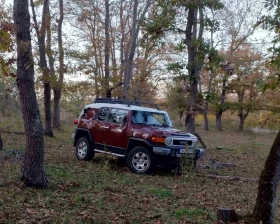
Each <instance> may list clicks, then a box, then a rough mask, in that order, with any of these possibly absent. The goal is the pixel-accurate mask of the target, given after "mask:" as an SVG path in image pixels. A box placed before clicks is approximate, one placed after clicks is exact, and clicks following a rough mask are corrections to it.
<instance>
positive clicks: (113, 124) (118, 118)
mask: <svg viewBox="0 0 280 224" xmlns="http://www.w3.org/2000/svg"><path fill="white" fill-rule="evenodd" d="M127 115H128V111H127V110H124V109H118V108H112V109H111V111H110V114H109V116H108V120H107V122H106V125H107V126H108V127H109V129H108V132H107V133H106V146H107V147H108V148H109V149H110V151H111V152H113V153H117V154H121V155H124V154H125V149H126V146H127V142H128V135H127V126H128V124H127Z"/></svg>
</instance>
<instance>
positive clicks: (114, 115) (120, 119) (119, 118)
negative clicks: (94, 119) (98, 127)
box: [108, 108, 128, 124]
mask: <svg viewBox="0 0 280 224" xmlns="http://www.w3.org/2000/svg"><path fill="white" fill-rule="evenodd" d="M127 113H128V111H127V110H122V109H115V108H113V109H112V110H111V112H110V114H109V118H108V122H111V123H117V124H123V123H124V118H125V117H126V115H127Z"/></svg>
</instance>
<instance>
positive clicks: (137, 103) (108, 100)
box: [94, 98, 159, 110]
mask: <svg viewBox="0 0 280 224" xmlns="http://www.w3.org/2000/svg"><path fill="white" fill-rule="evenodd" d="M94 103H112V104H126V105H127V106H130V105H135V106H141V105H149V106H153V107H155V108H156V109H157V110H159V107H158V105H156V104H155V103H150V102H141V101H130V100H123V99H113V98H96V99H95V101H94Z"/></svg>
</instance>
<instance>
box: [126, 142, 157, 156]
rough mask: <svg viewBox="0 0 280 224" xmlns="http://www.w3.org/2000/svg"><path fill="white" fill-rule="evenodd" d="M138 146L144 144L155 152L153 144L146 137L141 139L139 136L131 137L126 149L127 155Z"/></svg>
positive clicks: (143, 145)
mask: <svg viewBox="0 0 280 224" xmlns="http://www.w3.org/2000/svg"><path fill="white" fill-rule="evenodd" d="M136 146H142V147H145V148H147V149H148V150H150V151H151V153H153V145H152V144H151V143H150V142H148V141H147V140H145V139H139V138H130V139H129V141H128V144H127V150H126V154H125V156H126V157H127V155H128V154H129V152H130V151H131V150H132V149H134V148H135V147H136Z"/></svg>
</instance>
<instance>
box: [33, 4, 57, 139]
mask: <svg viewBox="0 0 280 224" xmlns="http://www.w3.org/2000/svg"><path fill="white" fill-rule="evenodd" d="M30 2H31V7H32V12H33V20H34V23H35V30H36V34H37V39H38V45H39V58H40V68H41V70H42V72H43V84H44V111H45V131H44V134H45V135H47V136H50V137H53V130H52V112H51V84H50V80H49V76H50V70H49V68H48V66H47V60H46V44H45V39H46V25H47V24H46V22H47V21H46V20H47V16H48V7H49V0H44V5H43V13H42V25H41V30H40V29H39V25H38V23H37V19H36V14H35V9H34V7H35V6H34V3H33V0H31V1H30Z"/></svg>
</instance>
